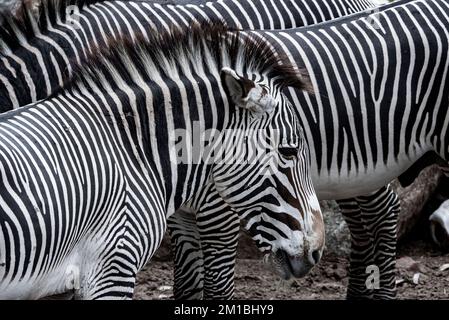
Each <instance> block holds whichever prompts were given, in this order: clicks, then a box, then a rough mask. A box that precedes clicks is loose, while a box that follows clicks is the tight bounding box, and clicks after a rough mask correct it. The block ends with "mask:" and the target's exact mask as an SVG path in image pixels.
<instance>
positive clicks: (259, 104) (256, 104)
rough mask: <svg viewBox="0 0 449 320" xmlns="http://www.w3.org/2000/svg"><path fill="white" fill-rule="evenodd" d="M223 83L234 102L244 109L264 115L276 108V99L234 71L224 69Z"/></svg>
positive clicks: (222, 74) (222, 72)
mask: <svg viewBox="0 0 449 320" xmlns="http://www.w3.org/2000/svg"><path fill="white" fill-rule="evenodd" d="M221 82H222V84H223V87H224V88H225V90H226V94H227V95H228V97H229V98H230V99H231V100H232V102H233V103H234V104H235V105H236V106H238V107H240V108H244V109H249V110H251V111H253V112H257V113H264V112H271V111H273V109H274V107H275V106H276V102H275V100H274V98H273V97H272V96H271V95H270V94H269V93H268V92H267V90H266V89H265V88H262V87H261V86H260V85H258V84H257V83H256V82H254V81H252V80H249V79H247V78H243V77H240V76H239V75H238V74H237V73H236V72H235V71H234V70H232V69H230V68H223V69H222V70H221Z"/></svg>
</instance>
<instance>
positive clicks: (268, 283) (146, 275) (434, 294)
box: [135, 241, 449, 299]
mask: <svg viewBox="0 0 449 320" xmlns="http://www.w3.org/2000/svg"><path fill="white" fill-rule="evenodd" d="M165 250H166V249H165ZM252 250H254V248H250V249H245V250H243V251H242V250H241V251H240V252H239V259H238V261H237V268H236V277H235V278H236V290H235V292H236V293H235V298H236V299H344V298H345V290H346V289H345V288H346V284H347V267H348V262H347V258H346V257H341V256H336V255H333V254H328V255H325V256H324V257H323V259H322V261H321V262H320V264H319V265H318V266H317V267H316V268H315V269H314V270H313V271H312V272H311V273H310V274H309V275H308V276H307V277H305V278H302V279H299V280H295V281H294V282H291V283H282V282H280V280H279V278H277V277H276V276H274V275H273V274H272V273H271V272H270V270H268V269H267V268H266V267H265V266H264V265H263V263H262V261H261V260H260V259H248V257H251V256H252V257H254V252H252ZM250 251H251V252H250ZM158 257H159V259H155V260H154V261H153V262H151V263H150V264H149V265H148V266H147V267H146V268H145V270H143V271H142V272H141V273H140V275H139V278H138V284H137V287H136V294H135V299H170V298H171V296H172V291H171V290H172V287H171V286H172V283H173V275H172V267H173V264H172V261H171V260H167V259H166V258H167V257H168V255H167V254H166V252H164V253H162V260H166V261H160V260H161V255H159V256H158ZM398 257H399V258H403V257H406V258H403V259H400V260H399V265H398V279H401V281H403V282H402V283H400V284H399V285H398V298H399V299H449V269H447V270H445V271H439V268H440V267H441V266H442V265H443V264H447V263H449V254H445V255H444V254H442V253H440V252H437V251H435V250H434V249H432V248H431V247H429V246H428V245H427V244H426V243H424V242H422V241H415V242H412V243H409V244H407V245H404V246H403V247H401V248H400V250H399V254H398ZM410 258H411V259H412V260H411V259H410ZM157 260H159V261H157ZM410 261H412V262H413V265H412V266H410ZM416 273H419V274H420V276H419V280H418V284H414V283H413V276H414V275H415V274H416Z"/></svg>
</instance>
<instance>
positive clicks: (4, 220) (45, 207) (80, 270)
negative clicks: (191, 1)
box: [0, 2, 324, 299]
mask: <svg viewBox="0 0 449 320" xmlns="http://www.w3.org/2000/svg"><path fill="white" fill-rule="evenodd" d="M51 5H52V4H51V2H50V3H49V4H48V8H45V6H46V5H44V8H42V10H44V11H45V12H50V10H47V9H51ZM53 12H54V11H53ZM50 18H51V17H49V20H47V21H42V20H41V21H40V22H36V21H34V22H36V23H37V24H39V23H45V24H46V25H47V26H48V25H49V24H50V21H51V20H50ZM26 19H32V17H31V16H30V15H25V16H23V17H20V19H19V20H18V21H20V22H26V23H29V22H31V20H26ZM11 27H13V28H14V27H15V26H11ZM211 40H213V41H211ZM110 41H111V42H110V43H109V44H108V46H106V47H104V48H100V47H97V48H96V49H93V51H92V54H91V55H90V56H88V57H87V58H86V60H85V61H84V63H82V64H80V65H79V66H78V67H76V68H74V70H73V72H72V76H71V78H70V79H67V80H66V81H65V83H64V86H63V88H62V89H60V90H59V91H57V92H55V93H54V94H53V95H52V96H51V97H49V98H47V99H45V100H43V101H40V102H37V103H34V104H30V105H28V106H25V107H22V108H19V109H17V110H13V111H10V112H7V113H4V114H3V115H1V116H0V131H1V134H0V172H1V174H2V184H3V186H2V188H0V189H1V191H0V217H1V219H0V253H1V255H0V261H1V263H0V279H1V281H0V298H39V297H42V296H45V295H49V294H55V293H60V292H64V291H66V290H68V289H69V290H72V291H73V292H74V294H75V296H76V297H77V298H85V299H100V298H103V299H105V298H131V297H132V293H133V288H134V284H135V276H136V273H137V272H138V271H139V270H140V269H141V268H142V267H143V266H144V265H145V263H146V262H147V261H148V260H149V259H150V258H151V256H152V254H153V253H154V251H155V250H156V249H157V247H158V245H159V244H160V241H161V240H162V236H163V233H164V231H165V227H166V219H167V217H169V216H170V215H171V214H173V213H174V212H175V210H176V209H177V208H179V207H180V206H181V205H182V204H183V203H185V202H186V201H188V200H189V199H192V198H194V196H195V193H196V192H197V191H198V190H201V189H202V188H203V187H208V185H210V184H213V185H215V189H216V190H217V191H218V192H219V194H220V196H221V197H222V198H223V199H225V201H226V203H227V204H229V205H230V206H231V207H232V208H234V209H235V210H237V211H238V212H240V211H248V212H250V213H251V214H252V216H253V217H254V218H255V219H258V221H259V225H260V227H261V228H262V229H263V228H264V226H266V225H268V226H270V227H271V228H273V229H276V228H277V230H278V232H279V236H278V237H277V238H276V239H271V240H272V241H271V249H272V253H271V255H270V258H271V259H272V262H273V265H274V267H275V268H276V271H278V272H279V273H280V274H282V275H284V276H290V275H293V276H296V275H297V274H302V273H304V272H307V271H308V268H310V267H311V266H309V265H308V264H310V263H312V264H313V263H314V262H313V261H310V260H311V258H310V255H312V253H313V252H315V251H316V250H318V251H319V254H321V251H322V247H323V246H324V234H323V223H322V216H321V212H320V208H319V205H318V200H317V199H316V195H315V193H314V189H313V185H312V183H311V181H310V174H309V173H308V163H309V162H310V160H309V159H308V155H309V153H308V148H307V144H306V143H305V140H304V136H303V134H302V132H301V129H300V124H299V121H298V119H297V117H296V114H295V112H294V110H293V108H292V106H291V104H290V103H289V101H288V100H287V99H285V97H284V95H283V94H282V91H283V89H284V88H286V87H289V86H293V87H296V88H298V89H304V88H306V83H305V82H304V80H303V77H302V76H301V74H300V73H299V71H298V70H297V69H296V68H294V67H293V66H292V65H291V64H290V63H289V62H288V60H287V58H286V57H284V56H282V55H276V54H275V53H274V52H273V51H272V49H271V46H269V45H267V43H266V42H265V41H261V40H258V39H255V38H253V37H252V36H250V35H241V34H240V33H239V32H238V31H231V30H230V29H228V28H227V27H226V26H225V25H224V24H222V23H212V22H202V23H197V24H193V25H191V26H190V27H189V28H186V29H184V30H179V29H175V30H173V31H170V32H164V33H162V34H154V35H137V34H136V35H135V38H134V39H130V38H126V37H118V38H117V39H115V40H110ZM194 126H196V129H198V127H199V129H198V131H197V132H196V133H198V134H200V137H199V138H202V137H203V138H204V136H206V132H208V130H212V129H214V130H216V131H219V132H220V134H219V135H218V137H217V136H212V138H211V139H210V138H208V137H207V136H206V138H205V140H204V146H203V147H204V148H202V149H200V151H199V154H197V153H195V152H193V151H191V152H190V153H189V154H190V156H191V158H188V159H187V161H185V162H184V161H181V162H179V161H178V160H179V159H178V156H179V154H177V152H176V151H177V149H176V148H177V145H178V143H179V141H178V139H177V137H176V136H175V134H176V132H178V131H179V130H181V131H182V136H183V137H184V138H185V139H186V140H185V142H186V145H187V146H189V145H190V144H191V143H192V141H193V140H194V139H195V138H197V136H196V135H195V131H194V130H193V129H194V128H193V127H194ZM214 130H212V131H214ZM227 130H231V132H232V134H233V135H232V137H231V140H230V142H229V141H227V140H226V139H225V140H222V139H224V138H226V136H224V137H223V135H222V134H221V132H227ZM214 132H215V131H214ZM178 133H179V132H178ZM261 133H262V135H261V136H260V137H259V135H260V134H261ZM257 139H261V141H263V142H265V143H266V142H267V141H270V146H272V149H270V152H268V153H266V152H265V150H262V151H263V152H262V157H258V158H256V159H254V160H255V161H248V159H253V158H252V157H253V154H250V153H249V150H250V149H251V146H252V144H251V142H252V141H255V140H257ZM207 146H209V148H207ZM211 146H212V147H211ZM223 146H224V148H225V149H224V150H223ZM239 146H240V148H238V147H239ZM241 146H243V147H241ZM255 148H256V151H259V150H261V149H262V146H259V145H258V144H256V145H255ZM190 150H193V149H190ZM223 152H225V153H223ZM265 154H267V155H268V156H270V157H274V158H275V160H276V161H275V165H274V167H273V166H272V161H271V158H270V159H267V158H266V157H264V156H265ZM229 155H236V156H237V157H231V159H229ZM196 157H198V158H196ZM195 159H196V160H197V161H194V160H195ZM241 159H243V160H247V161H243V162H240V160H241ZM229 160H234V161H229ZM299 162H302V164H301V165H299ZM298 168H304V170H299V169H298ZM235 179H239V180H242V181H244V184H243V185H242V184H238V183H235V181H234V180H235ZM254 204H257V207H255V205H254ZM278 221H281V222H282V224H279V223H278ZM283 259H287V261H286V260H283Z"/></svg>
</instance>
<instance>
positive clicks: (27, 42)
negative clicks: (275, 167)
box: [0, 0, 372, 279]
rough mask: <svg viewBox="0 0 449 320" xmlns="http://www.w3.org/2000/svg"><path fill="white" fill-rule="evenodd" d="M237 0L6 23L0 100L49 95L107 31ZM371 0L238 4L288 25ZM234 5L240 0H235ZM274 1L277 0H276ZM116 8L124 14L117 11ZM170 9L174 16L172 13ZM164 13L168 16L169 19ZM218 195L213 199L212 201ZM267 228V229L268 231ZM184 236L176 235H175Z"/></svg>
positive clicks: (265, 243) (125, 7) (104, 6)
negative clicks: (279, 15)
mask: <svg viewBox="0 0 449 320" xmlns="http://www.w3.org/2000/svg"><path fill="white" fill-rule="evenodd" d="M232 3H234V2H232ZM232 3H229V4H227V2H226V1H218V2H214V3H213V4H210V3H209V4H207V5H206V6H201V5H200V4H197V5H185V6H170V5H165V6H164V5H156V4H151V3H134V2H129V3H122V2H102V3H94V4H92V5H91V6H87V7H83V8H82V10H81V12H80V14H79V15H78V14H77V15H75V16H73V17H72V19H70V20H69V21H68V22H69V23H64V22H65V21H64V19H63V17H64V16H65V14H66V12H64V10H65V9H66V8H67V7H66V6H65V5H62V6H61V8H57V9H55V8H52V11H55V13H56V16H55V15H52V14H51V12H47V11H45V10H43V11H41V12H42V13H43V15H42V17H41V18H40V21H43V25H44V28H43V29H41V28H39V27H36V26H35V25H34V24H33V20H32V19H31V20H30V21H29V22H28V23H21V24H19V25H18V27H17V28H16V29H11V28H9V27H8V25H6V26H5V28H3V29H1V30H0V32H1V35H2V39H3V44H2V51H3V52H2V53H3V58H2V60H1V62H2V64H3V68H0V69H1V70H0V71H1V72H0V75H2V76H0V81H1V82H2V84H3V89H2V90H0V100H1V101H2V102H3V106H4V107H5V106H8V108H9V106H18V105H22V104H26V103H29V102H32V101H35V100H36V99H41V98H44V97H46V96H47V95H48V94H50V93H51V92H53V91H54V90H55V89H56V88H58V87H59V86H60V85H61V83H62V76H61V74H62V73H63V68H68V70H69V72H70V70H71V67H72V66H71V63H70V58H71V57H74V58H75V59H76V60H78V61H79V60H80V59H81V58H82V57H83V56H85V55H86V54H87V53H88V52H89V51H90V50H91V47H90V45H91V43H92V42H96V43H97V44H98V45H102V44H104V43H105V41H106V38H107V37H106V34H112V35H116V34H118V33H120V30H121V32H122V33H124V34H127V33H129V34H130V35H131V36H133V35H134V31H133V29H137V30H142V31H145V30H148V29H151V28H152V27H155V26H156V28H158V27H159V28H164V27H167V26H168V24H169V22H170V21H172V20H174V18H173V17H181V16H183V15H185V17H190V16H194V17H195V16H203V15H205V14H208V15H210V16H215V17H220V18H226V17H227V16H226V14H225V13H220V12H221V11H220V10H218V9H217V8H218V7H214V6H219V7H222V8H226V7H227V8H229V7H231V4H232ZM270 3H271V2H270ZM367 3H368V2H366V1H364V2H361V1H354V0H341V1H332V3H327V2H325V1H321V2H319V1H314V2H312V3H310V2H308V1H303V0H301V1H296V2H295V3H293V2H291V4H292V6H291V7H290V8H291V10H290V11H289V12H288V14H287V16H289V17H296V19H297V15H298V14H299V13H300V14H301V15H300V18H301V19H302V20H301V21H299V22H297V21H295V20H289V21H290V22H286V21H280V19H276V18H274V17H268V18H267V19H268V21H269V23H267V22H266V17H265V16H264V12H265V13H266V11H263V10H262V11H261V12H257V11H251V10H252V9H251V10H249V9H248V6H251V8H253V4H254V3H253V2H248V3H247V4H245V2H242V3H240V5H239V6H238V7H239V8H242V11H241V12H240V16H243V17H248V18H249V20H244V19H242V20H243V21H246V24H245V22H243V23H239V25H240V26H242V27H245V28H248V27H258V28H263V27H264V26H265V25H269V26H270V27H277V26H280V25H283V26H284V25H288V23H290V25H302V24H304V23H305V21H307V23H308V22H309V21H312V22H316V21H320V19H327V18H332V17H335V16H338V15H341V14H342V12H344V13H347V12H351V11H355V10H359V8H360V7H361V6H368V5H370V6H371V5H372V4H369V3H368V4H367ZM284 4H285V3H284V2H282V1H281V2H278V5H280V6H282V7H285V6H284ZM233 5H236V4H235V3H234V4H233ZM267 5H268V4H264V2H263V1H262V2H261V3H260V6H259V7H262V8H265V7H266V6H267ZM271 5H274V4H273V3H271ZM303 7H304V11H305V12H308V11H307V10H310V12H309V14H308V15H305V16H304V14H303V13H301V10H298V8H303ZM23 8H25V7H22V9H23ZM205 8H208V10H209V9H211V8H212V9H213V10H212V9H211V10H212V11H207V10H206V9H205ZM285 8H288V7H285ZM305 9H307V10H305ZM189 10H190V11H189ZM205 10H206V11H205ZM295 10H296V11H295ZM114 12H115V13H120V14H119V15H113V13H114ZM224 12H227V11H224ZM275 12H278V10H275ZM283 12H284V11H283ZM295 12H296V13H295ZM311 12H313V14H311ZM198 13H199V14H198ZM284 13H285V12H284ZM19 14H20V11H19ZM22 14H23V13H22ZM170 14H171V15H173V16H170ZM234 14H237V13H234ZM295 14H296V15H295ZM47 15H49V17H47ZM107 17H110V18H111V20H110V21H109V20H108V21H106V18H107ZM164 17H168V18H169V19H168V20H167V21H165V22H164V20H163V18H164ZM261 17H262V18H261ZM75 18H76V19H75ZM186 19H187V18H182V19H181V20H180V21H181V22H180V23H179V24H182V22H185V21H186ZM228 19H229V18H228ZM47 20H50V22H49V23H48V26H47V25H45V23H46V21H47ZM231 20H232V19H231ZM252 20H254V21H258V22H259V23H260V24H259V25H257V24H256V23H253V22H249V21H252ZM77 21H78V22H77ZM152 21H155V22H152ZM273 21H274V22H273ZM77 26H81V28H76V27H77ZM17 33H21V34H22V36H20V37H19V40H20V41H19V42H17V41H16V39H17V37H16V36H15V35H16V34H17ZM89 40H92V41H89ZM61 66H63V67H61ZM215 200H216V199H211V201H215ZM226 219H227V218H226ZM225 221H227V220H225ZM223 223H224V221H221V222H220V225H222V224H223ZM232 225H235V221H234V223H233V224H230V226H232ZM267 230H268V234H267V235H265V234H266V233H267ZM267 230H264V232H265V234H264V236H261V232H260V230H253V231H252V235H253V236H254V237H255V238H256V239H258V244H259V246H260V247H261V248H262V250H266V248H267V247H268V248H269V247H270V246H271V244H270V241H271V240H272V239H273V235H270V234H269V233H272V232H275V233H276V232H277V231H276V230H269V229H267ZM185 239H186V238H177V239H176V241H182V240H185ZM181 248H184V247H181ZM183 250H184V249H183ZM319 258H320V253H319V252H318V253H316V255H315V256H314V257H311V260H313V261H317V260H319ZM177 264H179V263H177ZM199 272H201V270H199ZM180 279H182V278H180Z"/></svg>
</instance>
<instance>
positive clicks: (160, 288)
mask: <svg viewBox="0 0 449 320" xmlns="http://www.w3.org/2000/svg"><path fill="white" fill-rule="evenodd" d="M157 290H158V291H170V290H173V287H172V286H160V287H159V288H157Z"/></svg>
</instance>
